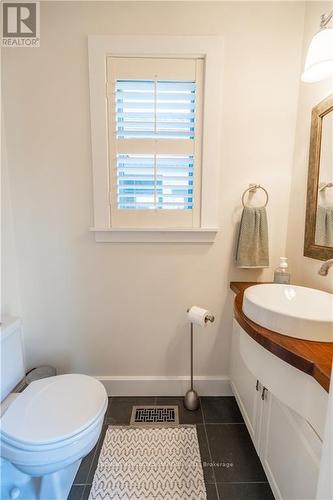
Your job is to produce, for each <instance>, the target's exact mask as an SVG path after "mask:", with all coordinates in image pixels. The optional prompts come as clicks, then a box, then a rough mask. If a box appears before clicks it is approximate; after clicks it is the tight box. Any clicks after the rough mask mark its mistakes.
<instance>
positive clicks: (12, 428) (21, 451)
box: [0, 336, 108, 500]
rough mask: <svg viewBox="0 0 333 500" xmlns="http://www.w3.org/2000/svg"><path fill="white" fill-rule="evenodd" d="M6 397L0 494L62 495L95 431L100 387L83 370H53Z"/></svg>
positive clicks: (59, 499) (102, 403)
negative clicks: (60, 372) (64, 372)
mask: <svg viewBox="0 0 333 500" xmlns="http://www.w3.org/2000/svg"><path fill="white" fill-rule="evenodd" d="M2 337H3V336H1V338H2ZM1 346H3V343H2V342H1ZM2 354H3V353H2ZM10 396H11V398H10V402H9V404H8V405H5V410H4V412H3V414H2V415H1V430H0V441H1V498H2V499H3V500H4V499H14V498H18V499H22V500H28V499H29V500H51V499H52V500H65V499H66V498H67V496H68V494H69V491H70V488H71V485H72V483H73V480H74V477H75V475H76V472H77V470H78V468H79V465H80V463H81V460H82V458H83V457H84V456H86V455H87V454H88V453H89V452H90V451H91V450H92V449H93V447H94V446H95V444H96V443H97V440H98V437H99V435H100V432H101V428H102V425H103V419H104V414H105V411H106V408H107V401H108V400H107V394H106V391H105V388H104V386H103V385H102V384H101V383H100V382H99V381H98V380H96V379H94V378H93V377H89V376H87V375H80V374H68V375H58V376H55V377H50V378H46V379H42V380H37V381H35V382H32V383H31V384H30V385H29V386H28V387H27V388H26V389H25V390H24V391H23V392H21V393H19V394H15V397H13V394H11V395H10ZM7 399H8V398H7ZM3 406H4V405H2V408H3Z"/></svg>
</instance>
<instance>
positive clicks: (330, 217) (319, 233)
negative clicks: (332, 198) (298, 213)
mask: <svg viewBox="0 0 333 500" xmlns="http://www.w3.org/2000/svg"><path fill="white" fill-rule="evenodd" d="M315 243H316V245H321V246H326V247H333V207H332V206H326V207H325V206H322V205H318V208H317V218H316V237H315Z"/></svg>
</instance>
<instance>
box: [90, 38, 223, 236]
mask: <svg viewBox="0 0 333 500" xmlns="http://www.w3.org/2000/svg"><path fill="white" fill-rule="evenodd" d="M88 49H89V90H90V115H91V142H92V168H93V195H94V199H93V201H94V222H93V227H92V228H91V231H93V232H94V233H95V238H96V241H99V242H110V243H112V242H169V243H174V242H175V243H178V242H186V243H196V242H198V243H212V242H213V241H214V239H215V236H216V233H217V231H218V221H219V209H218V205H219V193H218V191H219V183H220V178H219V172H220V169H221V162H220V146H221V113H222V111H221V88H222V73H223V57H222V56H223V40H222V38H220V37H216V36H186V37H184V36H158V35H157V36H155V35H149V36H146V35H143V36H130V35H129V36H122V35H121V36H120V35H119V36H118V35H107V36H102V35H92V36H89V39H88Z"/></svg>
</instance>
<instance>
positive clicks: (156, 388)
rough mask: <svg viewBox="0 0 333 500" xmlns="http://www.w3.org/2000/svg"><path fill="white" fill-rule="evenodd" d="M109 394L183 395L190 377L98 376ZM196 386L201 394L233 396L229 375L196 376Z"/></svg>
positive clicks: (188, 384)
mask: <svg viewBox="0 0 333 500" xmlns="http://www.w3.org/2000/svg"><path fill="white" fill-rule="evenodd" d="M96 378H97V379H98V380H100V381H101V382H102V384H103V385H104V387H105V389H106V391H107V393H108V396H183V395H184V394H185V393H186V391H187V390H188V389H189V386H190V382H189V378H188V377H149V376H145V377H144V376H138V377H134V376H132V377H125V376H123V377H122V376H114V377H113V376H99V377H96ZM194 386H195V389H196V391H197V392H198V394H199V395H200V396H232V390H231V387H230V380H229V377H227V376H223V375H221V376H214V377H208V376H207V377H195V378H194Z"/></svg>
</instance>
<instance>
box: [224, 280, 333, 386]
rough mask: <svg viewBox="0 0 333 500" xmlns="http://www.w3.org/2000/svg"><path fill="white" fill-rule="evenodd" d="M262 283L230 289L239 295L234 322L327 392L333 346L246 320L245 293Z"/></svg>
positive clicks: (242, 283) (235, 284)
mask: <svg viewBox="0 0 333 500" xmlns="http://www.w3.org/2000/svg"><path fill="white" fill-rule="evenodd" d="M258 284H259V283H254V282H246V281H232V282H231V283H230V288H231V290H232V291H233V292H235V293H236V297H235V302H234V313H235V318H236V320H237V321H238V323H239V324H240V326H241V327H242V328H243V329H244V330H245V331H246V332H247V333H248V334H249V335H250V336H251V337H252V338H253V339H254V340H255V341H256V342H258V343H259V344H260V345H262V346H263V347H264V348H265V349H267V350H268V351H270V352H272V353H273V354H275V355H276V356H278V357H279V358H281V359H283V361H286V362H287V363H289V364H290V365H292V366H295V368H298V369H299V370H302V371H303V372H305V373H307V374H308V375H311V376H312V377H314V378H315V379H316V380H317V382H318V383H319V384H320V385H321V386H322V387H323V388H324V389H325V390H326V391H327V392H328V391H329V386H330V379H331V370H332V359H333V343H332V342H313V341H311V340H302V339H296V338H293V337H287V336H285V335H281V334H280V333H276V332H273V331H271V330H267V329H266V328H263V327H262V326H259V325H257V324H256V323H254V322H253V321H251V320H250V319H249V318H247V317H246V316H245V314H244V313H243V310H242V305H243V296H244V291H245V290H246V288H248V287H249V286H253V285H258Z"/></svg>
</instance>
